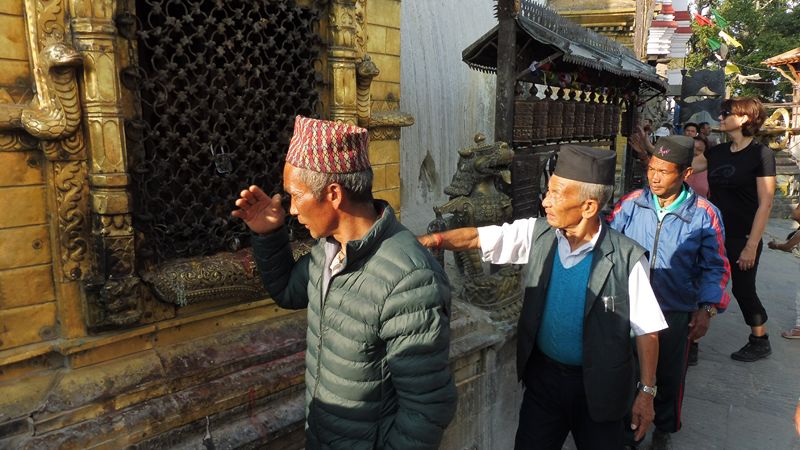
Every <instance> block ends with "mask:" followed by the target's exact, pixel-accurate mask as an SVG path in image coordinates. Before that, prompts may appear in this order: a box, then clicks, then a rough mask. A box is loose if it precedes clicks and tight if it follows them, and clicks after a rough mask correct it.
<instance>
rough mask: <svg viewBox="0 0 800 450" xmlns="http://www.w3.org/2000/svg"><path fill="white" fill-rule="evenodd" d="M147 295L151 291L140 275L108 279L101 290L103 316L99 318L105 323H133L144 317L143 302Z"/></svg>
mask: <svg viewBox="0 0 800 450" xmlns="http://www.w3.org/2000/svg"><path fill="white" fill-rule="evenodd" d="M146 297H149V292H148V290H147V287H146V286H145V285H144V283H142V281H141V280H140V279H139V278H138V277H124V278H120V279H112V280H108V281H106V283H105V285H104V286H103V288H102V289H101V290H100V296H99V304H100V306H101V308H100V310H101V311H102V316H100V317H98V318H97V320H98V322H99V323H100V324H103V325H115V326H128V325H133V324H135V323H137V322H139V320H140V319H141V318H142V302H143V299H144V298H146Z"/></svg>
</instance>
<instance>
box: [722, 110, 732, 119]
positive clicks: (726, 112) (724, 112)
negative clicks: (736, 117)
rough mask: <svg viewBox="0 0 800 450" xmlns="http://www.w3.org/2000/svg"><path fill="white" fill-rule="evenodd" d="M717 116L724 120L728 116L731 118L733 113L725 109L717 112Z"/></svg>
mask: <svg viewBox="0 0 800 450" xmlns="http://www.w3.org/2000/svg"><path fill="white" fill-rule="evenodd" d="M719 115H720V116H721V117H722V118H723V119H724V118H726V117H728V116H732V115H733V113H732V112H730V111H728V110H727V109H723V110H722V111H720V112H719Z"/></svg>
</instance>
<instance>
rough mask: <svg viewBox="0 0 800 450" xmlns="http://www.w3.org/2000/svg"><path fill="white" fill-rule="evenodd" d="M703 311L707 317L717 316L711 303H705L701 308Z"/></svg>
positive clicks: (715, 309)
mask: <svg viewBox="0 0 800 450" xmlns="http://www.w3.org/2000/svg"><path fill="white" fill-rule="evenodd" d="M703 310H704V311H705V312H707V313H708V317H714V316H716V315H717V308H716V307H715V306H714V305H712V304H711V303H707V304H706V305H705V306H703Z"/></svg>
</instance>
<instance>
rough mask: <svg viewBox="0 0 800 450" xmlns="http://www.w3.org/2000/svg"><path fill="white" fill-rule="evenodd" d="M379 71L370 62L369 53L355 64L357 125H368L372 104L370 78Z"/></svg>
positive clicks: (375, 75)
mask: <svg viewBox="0 0 800 450" xmlns="http://www.w3.org/2000/svg"><path fill="white" fill-rule="evenodd" d="M380 73H381V71H380V70H379V69H378V66H376V65H375V63H374V62H372V58H370V57H369V55H364V58H363V59H362V60H361V62H360V63H358V65H357V66H356V97H357V100H356V108H357V111H358V125H359V126H362V127H369V123H370V114H371V104H372V96H371V95H370V91H369V88H370V86H371V85H372V79H373V78H375V77H377V76H378V75H379V74H380Z"/></svg>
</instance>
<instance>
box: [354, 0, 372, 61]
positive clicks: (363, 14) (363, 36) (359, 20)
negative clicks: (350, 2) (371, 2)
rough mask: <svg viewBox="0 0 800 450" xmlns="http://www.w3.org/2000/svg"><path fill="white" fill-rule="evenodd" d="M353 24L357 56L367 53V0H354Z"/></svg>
mask: <svg viewBox="0 0 800 450" xmlns="http://www.w3.org/2000/svg"><path fill="white" fill-rule="evenodd" d="M355 19H356V20H355V24H356V53H357V56H358V57H363V56H364V55H366V54H367V40H369V36H367V26H366V23H367V0H356V4H355Z"/></svg>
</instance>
